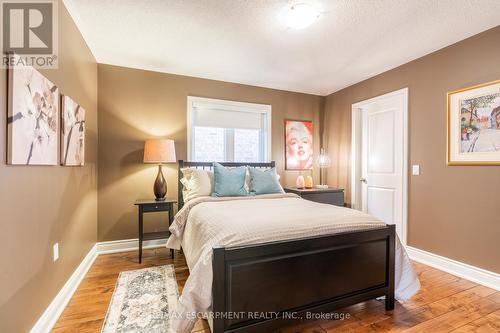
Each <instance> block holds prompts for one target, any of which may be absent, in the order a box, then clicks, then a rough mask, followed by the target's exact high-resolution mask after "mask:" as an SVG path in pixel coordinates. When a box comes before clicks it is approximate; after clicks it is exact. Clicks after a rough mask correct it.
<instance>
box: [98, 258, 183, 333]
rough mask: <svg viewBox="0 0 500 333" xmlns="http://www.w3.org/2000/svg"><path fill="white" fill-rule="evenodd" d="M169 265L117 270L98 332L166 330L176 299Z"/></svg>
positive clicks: (166, 332) (172, 271)
mask: <svg viewBox="0 0 500 333" xmlns="http://www.w3.org/2000/svg"><path fill="white" fill-rule="evenodd" d="M178 295H179V294H178V290H177V281H176V280H175V272H174V266H173V265H165V266H159V267H150V268H144V269H138V270H135V271H127V272H121V273H120V276H119V277H118V281H117V283H116V288H115V291H114V293H113V297H112V299H111V303H110V305H109V308H108V313H107V315H106V319H105V320H104V325H103V326H102V330H101V333H132V332H134V333H145V332H148V333H160V332H161V333H168V332H171V323H170V319H169V313H170V312H172V311H173V309H174V308H175V306H176V304H177V298H178Z"/></svg>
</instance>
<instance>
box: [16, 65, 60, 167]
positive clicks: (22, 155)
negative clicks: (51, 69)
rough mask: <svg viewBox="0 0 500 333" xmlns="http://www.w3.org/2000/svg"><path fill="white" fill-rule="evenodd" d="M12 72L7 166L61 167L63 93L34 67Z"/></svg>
mask: <svg viewBox="0 0 500 333" xmlns="http://www.w3.org/2000/svg"><path fill="white" fill-rule="evenodd" d="M16 63H21V62H16ZM8 72H9V74H8V75H9V82H8V85H9V87H8V106H7V110H8V111H7V112H8V115H7V138H8V143H7V163H8V164H13V165H57V164H58V142H59V135H58V131H59V89H58V88H57V87H56V85H55V84H54V83H52V82H50V81H49V80H48V79H47V78H46V77H45V76H43V75H42V74H41V73H40V72H38V71H37V70H36V69H34V68H33V67H31V66H25V65H16V66H14V67H12V68H9V71H8Z"/></svg>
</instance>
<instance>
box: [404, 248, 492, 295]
mask: <svg viewBox="0 0 500 333" xmlns="http://www.w3.org/2000/svg"><path fill="white" fill-rule="evenodd" d="M406 251H407V253H408V255H409V256H410V258H411V259H413V260H415V261H418V262H420V263H422V264H425V265H428V266H431V267H434V268H437V269H439V270H441V271H444V272H447V273H450V274H453V275H456V276H459V277H461V278H464V279H467V280H469V281H472V282H476V283H479V284H482V285H484V286H486V287H489V288H493V289H495V290H500V274H498V273H494V272H490V271H487V270H485V269H482V268H479V267H475V266H471V265H468V264H464V263H462V262H459V261H456V260H453V259H449V258H446V257H442V256H440V255H437V254H434V253H430V252H427V251H424V250H420V249H417V248H414V247H411V246H407V247H406Z"/></svg>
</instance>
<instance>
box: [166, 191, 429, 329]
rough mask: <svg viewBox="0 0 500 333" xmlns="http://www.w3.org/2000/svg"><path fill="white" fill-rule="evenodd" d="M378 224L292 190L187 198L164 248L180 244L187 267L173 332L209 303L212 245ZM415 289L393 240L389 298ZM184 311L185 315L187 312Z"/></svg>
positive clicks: (408, 265) (187, 326) (187, 324)
mask: <svg viewBox="0 0 500 333" xmlns="http://www.w3.org/2000/svg"><path fill="white" fill-rule="evenodd" d="M383 225H384V223H383V222H381V221H379V220H377V219H376V218H374V217H372V216H370V215H367V214H364V213H362V212H359V211H357V210H353V209H348V208H343V207H337V206H332V205H326V204H318V203H315V202H312V201H308V200H304V199H302V198H300V197H298V196H296V195H295V194H270V195H259V196H252V197H234V198H214V197H202V198H197V199H193V200H191V201H189V202H188V203H186V205H185V206H184V207H183V208H182V209H181V210H180V211H179V212H178V213H177V215H176V216H175V219H174V222H173V224H172V225H171V227H170V232H171V233H172V235H171V236H170V238H169V239H168V242H167V247H168V248H173V249H180V246H181V245H182V248H183V251H184V255H185V257H186V262H187V265H188V267H189V270H190V275H189V278H188V279H187V281H186V284H185V286H184V290H183V292H182V295H181V296H180V298H179V305H178V306H179V308H178V309H177V312H178V313H180V314H184V316H185V318H183V319H179V318H178V319H177V320H174V321H173V325H174V331H175V332H178V333H184V332H190V331H191V329H192V327H193V325H194V322H195V319H191V320H190V319H189V318H188V319H186V318H187V317H192V314H193V313H205V312H207V311H210V307H211V303H212V278H213V274H212V248H213V247H214V246H225V247H229V246H239V245H249V244H258V243H265V242H271V241H280V240H292V239H298V238H304V237H312V236H320V235H329V234H335V233H339V232H344V231H355V230H364V229H370V228H379V227H381V226H383ZM419 288H420V283H419V281H418V278H417V276H416V275H415V273H414V272H413V269H412V266H411V263H410V261H409V259H408V256H407V254H406V251H405V249H404V248H403V246H402V245H401V243H400V241H399V239H397V241H396V279H395V297H396V299H398V300H400V301H403V300H406V299H408V298H410V297H411V296H413V295H414V294H415V293H416V292H417V291H418V290H419ZM188 314H189V315H188Z"/></svg>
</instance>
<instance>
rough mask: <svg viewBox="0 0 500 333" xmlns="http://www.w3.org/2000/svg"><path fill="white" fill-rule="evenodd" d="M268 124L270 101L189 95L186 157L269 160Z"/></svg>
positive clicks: (244, 160)
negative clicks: (219, 98)
mask: <svg viewBox="0 0 500 333" xmlns="http://www.w3.org/2000/svg"><path fill="white" fill-rule="evenodd" d="M270 124H271V106H270V105H265V104H253V103H243V102H235V101H226V100H215V99H208V98H201V97H191V96H189V97H188V159H190V160H192V161H202V162H206V161H208V162H212V161H225V162H265V161H269V159H270V144H271V142H270V138H271V133H270Z"/></svg>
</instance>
